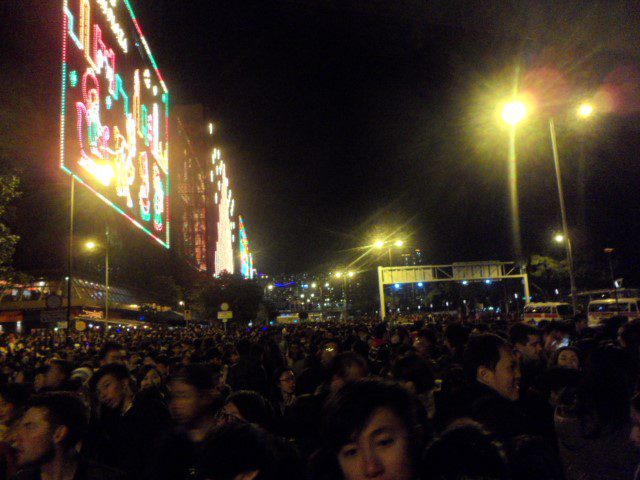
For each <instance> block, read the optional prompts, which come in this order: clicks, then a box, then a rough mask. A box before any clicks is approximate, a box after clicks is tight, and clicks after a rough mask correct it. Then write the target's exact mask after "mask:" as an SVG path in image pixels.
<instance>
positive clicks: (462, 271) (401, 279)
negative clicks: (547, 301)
mask: <svg viewBox="0 0 640 480" xmlns="http://www.w3.org/2000/svg"><path fill="white" fill-rule="evenodd" d="M518 278H519V279H522V284H523V289H524V299H525V303H529V298H530V295H529V277H528V275H527V273H526V271H525V269H524V268H523V267H520V266H518V265H517V264H516V263H515V262H498V261H486V262H464V263H452V264H450V265H420V266H412V267H378V289H379V292H380V316H381V318H382V319H383V320H384V318H385V316H386V314H387V309H386V304H385V296H384V286H385V285H394V284H403V283H436V282H464V281H468V282H474V281H485V280H506V279H518Z"/></svg>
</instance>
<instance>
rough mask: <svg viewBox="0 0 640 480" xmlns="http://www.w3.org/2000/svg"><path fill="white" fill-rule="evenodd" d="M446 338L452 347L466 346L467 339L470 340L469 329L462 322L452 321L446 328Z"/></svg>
mask: <svg viewBox="0 0 640 480" xmlns="http://www.w3.org/2000/svg"><path fill="white" fill-rule="evenodd" d="M444 338H445V340H448V341H449V343H450V344H451V347H452V348H454V349H459V348H464V346H465V344H466V343H467V340H469V331H468V330H467V327H465V326H464V325H462V324H461V323H458V322H456V323H451V324H449V325H447V328H446V329H445V330H444Z"/></svg>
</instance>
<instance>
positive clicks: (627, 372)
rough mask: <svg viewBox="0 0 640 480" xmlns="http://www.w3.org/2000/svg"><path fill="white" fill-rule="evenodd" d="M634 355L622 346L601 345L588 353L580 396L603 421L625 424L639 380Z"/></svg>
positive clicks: (605, 422) (583, 402)
mask: <svg viewBox="0 0 640 480" xmlns="http://www.w3.org/2000/svg"><path fill="white" fill-rule="evenodd" d="M637 372H638V366H637V364H636V362H635V361H634V359H633V357H632V356H631V355H630V354H629V353H628V352H626V351H624V350H622V349H621V348H619V347H615V346H612V345H601V346H598V347H597V348H596V349H595V350H594V351H593V352H592V353H591V355H590V356H589V358H588V360H587V362H586V364H585V368H584V371H583V376H582V380H583V382H582V385H581V386H580V388H579V395H580V398H581V401H582V404H583V405H584V406H587V408H588V409H591V408H592V409H593V412H592V413H595V414H596V415H597V418H598V419H599V421H600V422H602V423H604V424H611V425H621V424H624V423H625V422H626V421H627V419H628V410H629V402H630V400H631V397H632V395H633V391H634V388H635V384H636V379H637Z"/></svg>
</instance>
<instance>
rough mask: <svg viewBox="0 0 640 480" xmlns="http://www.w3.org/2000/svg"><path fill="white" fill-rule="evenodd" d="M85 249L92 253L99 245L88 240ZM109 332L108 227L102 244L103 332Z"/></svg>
mask: <svg viewBox="0 0 640 480" xmlns="http://www.w3.org/2000/svg"><path fill="white" fill-rule="evenodd" d="M84 246H85V248H86V249H87V250H89V251H93V250H95V249H97V248H98V247H99V245H98V244H97V243H96V242H94V241H93V240H89V241H87V242H86V243H85V244H84ZM108 330H109V227H108V226H107V227H106V229H105V242H104V332H105V335H107V334H108Z"/></svg>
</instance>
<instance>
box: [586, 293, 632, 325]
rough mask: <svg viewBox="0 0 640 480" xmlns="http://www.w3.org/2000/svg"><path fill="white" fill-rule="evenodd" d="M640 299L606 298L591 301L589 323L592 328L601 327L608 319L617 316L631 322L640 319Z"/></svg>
mask: <svg viewBox="0 0 640 480" xmlns="http://www.w3.org/2000/svg"><path fill="white" fill-rule="evenodd" d="M638 302H640V299H638V298H619V299H618V300H617V301H616V299H615V298H605V299H602V300H591V301H590V302H589V312H588V319H589V320H588V321H589V326H590V327H596V326H598V325H601V324H602V322H603V321H604V320H606V319H607V318H611V317H614V316H616V315H618V316H622V317H627V319H629V320H633V319H634V318H640V309H638Z"/></svg>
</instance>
